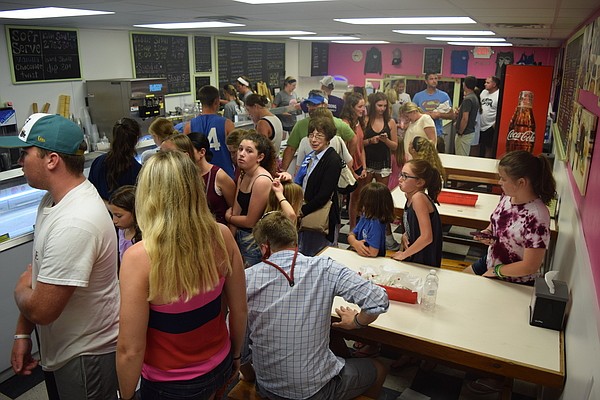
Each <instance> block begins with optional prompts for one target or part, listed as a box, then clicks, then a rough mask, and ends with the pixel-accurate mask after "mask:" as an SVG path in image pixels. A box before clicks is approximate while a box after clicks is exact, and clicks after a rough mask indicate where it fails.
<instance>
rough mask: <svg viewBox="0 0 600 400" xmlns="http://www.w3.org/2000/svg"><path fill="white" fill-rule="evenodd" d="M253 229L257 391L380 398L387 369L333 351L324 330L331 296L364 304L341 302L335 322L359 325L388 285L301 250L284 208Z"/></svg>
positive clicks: (381, 306)
mask: <svg viewBox="0 0 600 400" xmlns="http://www.w3.org/2000/svg"><path fill="white" fill-rule="evenodd" d="M253 233H254V237H255V239H256V242H257V243H258V244H259V246H260V249H261V252H262V254H263V261H262V262H261V263H259V264H256V265H254V266H253V267H251V268H248V269H246V286H247V296H248V332H249V340H250V343H251V344H250V348H251V350H252V362H253V365H254V369H255V371H256V387H257V392H258V393H259V394H260V395H261V396H263V397H267V398H269V399H272V400H281V399H311V400H321V399H323V400H324V399H332V400H339V399H350V398H354V397H356V396H359V395H361V394H365V395H367V396H369V397H372V398H377V397H378V393H379V391H380V390H381V387H382V385H383V381H384V380H385V376H386V372H387V371H386V368H385V367H384V366H383V364H381V363H379V362H378V361H377V360H374V359H368V358H361V359H358V358H355V359H347V360H344V359H343V358H341V357H337V356H336V355H335V354H333V352H332V351H331V350H330V349H329V332H330V328H331V307H332V304H333V299H334V297H335V296H341V297H343V298H344V299H345V300H346V301H348V302H351V303H355V304H357V305H358V306H359V307H360V308H361V311H360V312H357V311H356V310H354V309H352V308H350V307H340V308H339V309H336V312H337V313H338V315H339V316H340V318H341V321H340V322H337V323H334V324H333V325H334V326H336V327H340V328H344V329H348V330H351V329H360V328H363V327H366V326H367V325H368V324H370V323H371V322H373V321H375V319H377V317H378V316H379V314H381V313H384V312H386V311H387V309H388V306H389V301H388V297H387V293H386V292H385V290H383V289H382V288H380V287H378V286H376V285H374V284H373V283H371V282H369V281H366V280H365V279H363V278H361V277H360V276H359V275H358V274H357V273H356V272H354V271H352V270H350V269H349V268H347V267H345V266H343V265H341V264H339V263H337V262H335V261H333V260H332V259H330V258H328V257H319V256H316V257H305V256H304V255H302V254H300V253H298V234H297V231H296V227H295V226H294V225H293V224H292V222H291V221H290V220H289V219H287V218H286V217H285V216H284V215H283V214H282V213H281V212H274V213H270V214H268V215H266V216H265V217H263V218H262V219H261V220H260V221H259V222H258V223H257V225H256V226H255V228H254V231H253ZM246 368H247V366H246Z"/></svg>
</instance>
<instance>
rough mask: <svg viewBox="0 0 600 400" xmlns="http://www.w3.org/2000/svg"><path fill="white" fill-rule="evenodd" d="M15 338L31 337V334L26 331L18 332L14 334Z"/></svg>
mask: <svg viewBox="0 0 600 400" xmlns="http://www.w3.org/2000/svg"><path fill="white" fill-rule="evenodd" d="M14 338H15V340H18V339H31V335H29V334H26V333H18V334H16V335H15V336H14Z"/></svg>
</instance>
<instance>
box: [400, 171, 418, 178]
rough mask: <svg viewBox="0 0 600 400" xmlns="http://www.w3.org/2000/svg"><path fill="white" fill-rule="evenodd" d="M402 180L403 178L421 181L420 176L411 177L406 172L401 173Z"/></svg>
mask: <svg viewBox="0 0 600 400" xmlns="http://www.w3.org/2000/svg"><path fill="white" fill-rule="evenodd" d="M400 178H402V179H408V178H413V179H419V177H418V176H413V175H409V174H407V173H406V172H401V173H400Z"/></svg>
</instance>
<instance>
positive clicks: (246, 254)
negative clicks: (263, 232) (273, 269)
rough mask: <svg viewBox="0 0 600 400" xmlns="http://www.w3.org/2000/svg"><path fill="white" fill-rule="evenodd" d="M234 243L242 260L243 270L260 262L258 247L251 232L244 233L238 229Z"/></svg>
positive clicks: (260, 255) (260, 254)
mask: <svg viewBox="0 0 600 400" xmlns="http://www.w3.org/2000/svg"><path fill="white" fill-rule="evenodd" d="M235 241H236V242H237V244H238V247H239V248H240V253H242V258H243V259H244V268H248V267H251V266H253V265H254V264H258V263H259V262H261V260H262V253H261V252H260V247H258V245H257V244H256V241H255V240H254V236H253V235H252V232H248V231H244V230H242V229H239V228H238V230H237V231H236V233H235Z"/></svg>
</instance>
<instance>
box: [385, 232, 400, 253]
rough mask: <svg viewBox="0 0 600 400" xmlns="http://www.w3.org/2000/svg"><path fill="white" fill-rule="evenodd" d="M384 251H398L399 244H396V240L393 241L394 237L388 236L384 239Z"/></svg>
mask: <svg viewBox="0 0 600 400" xmlns="http://www.w3.org/2000/svg"><path fill="white" fill-rule="evenodd" d="M385 249H386V250H391V251H398V250H400V243H398V242H396V239H394V235H389V236H386V237H385Z"/></svg>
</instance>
